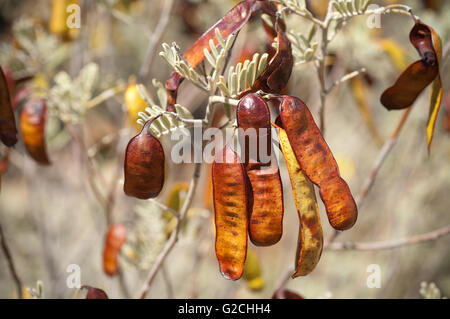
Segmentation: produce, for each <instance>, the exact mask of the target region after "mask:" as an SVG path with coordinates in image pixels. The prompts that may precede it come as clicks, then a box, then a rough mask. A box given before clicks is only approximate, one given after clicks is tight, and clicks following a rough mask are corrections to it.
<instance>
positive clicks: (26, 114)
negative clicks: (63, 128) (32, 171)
mask: <svg viewBox="0 0 450 319" xmlns="http://www.w3.org/2000/svg"><path fill="white" fill-rule="evenodd" d="M46 121H47V104H46V103H45V101H44V100H43V99H32V100H30V101H28V102H27V104H25V106H24V108H23V110H22V113H21V114H20V129H21V131H22V137H23V142H24V144H25V147H26V149H27V152H28V154H29V155H30V156H31V158H33V159H34V160H35V161H36V162H37V163H39V164H41V165H49V164H50V160H49V159H48V156H47V150H46V146H45V123H46Z"/></svg>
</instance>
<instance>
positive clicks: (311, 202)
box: [278, 128, 323, 278]
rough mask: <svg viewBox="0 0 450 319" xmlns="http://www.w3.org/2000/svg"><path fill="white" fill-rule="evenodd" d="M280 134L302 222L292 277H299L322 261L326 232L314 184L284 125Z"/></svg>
mask: <svg viewBox="0 0 450 319" xmlns="http://www.w3.org/2000/svg"><path fill="white" fill-rule="evenodd" d="M278 138H279V141H280V146H281V150H282V152H283V156H284V159H285V161H286V166H287V168H288V171H289V177H290V179H291V185H292V191H293V193H294V200H295V206H296V207H297V213H298V218H299V222H300V229H299V235H298V242H297V254H296V256H295V272H294V273H293V274H292V278H295V277H298V276H306V275H308V274H309V273H310V272H311V271H313V270H314V268H315V267H316V265H317V264H318V262H319V260H320V256H321V255H322V247H323V232H322V225H321V224H320V215H319V208H318V206H317V200H316V194H315V192H314V186H313V184H312V183H311V181H310V180H309V179H308V177H306V176H305V175H304V174H303V172H302V170H301V168H300V165H299V164H298V161H297V159H296V157H295V154H294V151H293V150H292V147H291V144H290V143H289V139H288V136H287V134H286V131H285V130H283V129H282V128H279V135H278Z"/></svg>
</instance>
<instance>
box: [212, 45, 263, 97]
mask: <svg viewBox="0 0 450 319" xmlns="http://www.w3.org/2000/svg"><path fill="white" fill-rule="evenodd" d="M268 57H269V55H268V54H267V53H264V54H262V55H260V54H259V53H255V54H254V55H253V57H252V59H251V60H245V61H244V63H241V62H239V63H238V64H237V65H235V66H231V67H230V68H229V70H228V75H227V77H226V78H227V79H228V80H226V79H225V77H224V76H222V75H221V76H219V81H218V83H217V87H218V88H219V89H220V91H221V93H222V95H223V96H226V97H231V98H236V97H238V96H239V94H240V93H242V92H243V91H245V90H246V89H248V88H250V87H252V85H253V84H254V83H255V81H256V79H257V78H258V77H259V76H260V75H261V73H262V72H263V71H264V69H265V68H266V65H267V59H268Z"/></svg>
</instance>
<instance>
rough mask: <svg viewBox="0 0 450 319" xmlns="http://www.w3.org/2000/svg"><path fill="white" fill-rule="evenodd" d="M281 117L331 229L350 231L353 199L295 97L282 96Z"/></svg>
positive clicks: (334, 163)
mask: <svg viewBox="0 0 450 319" xmlns="http://www.w3.org/2000/svg"><path fill="white" fill-rule="evenodd" d="M280 117H281V122H282V124H283V127H284V129H285V130H286V133H287V136H288V138H289V142H290V144H291V146H292V149H293V150H294V154H295V157H296V158H297V161H298V163H299V164H300V167H301V169H302V171H303V172H304V173H305V174H306V176H308V178H309V179H310V180H311V182H313V183H314V184H316V185H317V186H318V187H319V189H320V197H321V198H322V201H323V203H324V205H325V208H326V211H327V216H328V220H329V221H330V224H331V226H332V227H333V228H335V229H337V230H346V229H349V228H351V227H352V226H353V225H354V224H355V222H356V219H357V217H358V210H357V207H356V203H355V200H354V199H353V196H352V194H351V192H350V189H349V187H348V185H347V183H346V182H345V181H344V180H343V179H342V178H341V177H340V175H339V168H338V166H337V163H336V160H335V159H334V157H333V154H332V153H331V151H330V149H329V147H328V145H327V143H326V142H325V140H324V139H323V136H322V134H321V133H320V130H319V128H318V127H317V125H316V123H315V122H314V119H313V117H312V115H311V113H310V112H309V110H308V107H307V106H306V105H305V104H304V103H303V102H302V101H301V100H300V99H298V98H296V97H291V96H283V97H281V104H280Z"/></svg>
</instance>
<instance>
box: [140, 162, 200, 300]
mask: <svg viewBox="0 0 450 319" xmlns="http://www.w3.org/2000/svg"><path fill="white" fill-rule="evenodd" d="M200 168H201V163H196V164H195V167H194V174H193V176H192V179H191V183H190V186H189V191H188V194H187V196H186V200H185V202H184V204H183V207H182V209H181V212H180V218H179V220H178V223H177V227H176V228H175V229H174V230H173V231H172V233H171V234H170V237H169V240H168V241H167V242H166V244H165V246H164V248H163V250H162V251H161V252H160V253H159V255H158V257H157V258H156V260H155V262H154V263H153V266H152V268H151V269H150V272H149V273H148V275H147V279H146V280H145V283H144V285H143V287H142V290H141V293H140V298H141V299H144V298H145V296H146V295H147V292H148V290H149V288H150V285H151V284H152V282H153V280H154V279H155V276H156V274H157V273H158V271H159V270H160V269H161V267H162V265H163V264H164V261H165V260H166V258H167V256H168V255H169V253H170V252H171V251H172V248H173V247H174V246H175V243H176V242H177V241H178V235H179V233H180V230H181V228H182V226H183V224H184V219H185V217H186V215H187V212H188V210H189V207H190V206H191V203H192V200H193V199H194V194H195V190H196V189H197V184H198V179H199V177H200Z"/></svg>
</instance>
